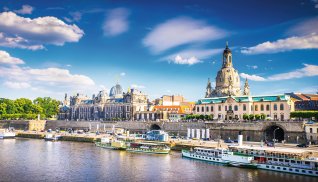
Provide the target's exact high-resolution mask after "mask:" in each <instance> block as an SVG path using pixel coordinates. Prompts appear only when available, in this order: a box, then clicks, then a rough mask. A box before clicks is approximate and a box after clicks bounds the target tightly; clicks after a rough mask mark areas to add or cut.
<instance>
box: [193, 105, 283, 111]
mask: <svg viewBox="0 0 318 182" xmlns="http://www.w3.org/2000/svg"><path fill="white" fill-rule="evenodd" d="M213 109H214V108H213V106H206V107H205V112H210V111H211V112H213ZM233 109H234V111H238V106H237V105H235V106H234V108H233V107H232V106H229V107H228V106H224V110H225V111H228V110H229V111H232V110H233ZM246 109H247V107H246V104H243V111H246ZM253 109H255V111H259V109H260V111H264V109H265V108H264V104H261V105H260V108H259V105H255V107H254V108H253V105H252V106H251V111H253ZM279 109H280V110H281V111H283V110H284V104H280V105H279ZM221 110H222V107H221V105H219V106H218V111H221ZM269 110H270V105H269V104H267V105H266V111H269ZM273 110H274V111H277V110H278V106H277V104H274V105H273ZM197 112H200V106H197ZM201 112H204V106H201Z"/></svg>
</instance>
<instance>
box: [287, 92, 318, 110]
mask: <svg viewBox="0 0 318 182" xmlns="http://www.w3.org/2000/svg"><path fill="white" fill-rule="evenodd" d="M287 95H290V97H292V99H294V100H295V110H296V111H302V110H305V111H310V110H311V111H318V94H303V93H287Z"/></svg>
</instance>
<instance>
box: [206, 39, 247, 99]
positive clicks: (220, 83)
mask: <svg viewBox="0 0 318 182" xmlns="http://www.w3.org/2000/svg"><path fill="white" fill-rule="evenodd" d="M215 83H216V86H215V91H214V92H213V94H212V96H213V97H222V96H228V95H232V96H239V95H241V85H240V77H239V74H238V71H237V70H236V69H234V68H233V62H232V51H231V49H230V48H229V46H228V43H226V47H225V49H224V51H223V64H222V68H221V69H220V70H219V71H218V73H217V76H216V78H215Z"/></svg>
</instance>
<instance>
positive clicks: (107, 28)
mask: <svg viewBox="0 0 318 182" xmlns="http://www.w3.org/2000/svg"><path fill="white" fill-rule="evenodd" d="M128 16H129V11H128V10H127V9H125V8H116V9H113V10H111V11H109V13H108V15H107V16H106V19H105V21H104V24H103V31H104V35H105V36H116V35H119V34H122V33H124V32H126V31H127V30H128V29H129V22H128Z"/></svg>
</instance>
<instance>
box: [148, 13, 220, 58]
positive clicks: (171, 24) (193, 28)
mask: <svg viewBox="0 0 318 182" xmlns="http://www.w3.org/2000/svg"><path fill="white" fill-rule="evenodd" d="M225 34H226V32H225V31H224V30H221V29H219V28H217V27H214V26H209V25H207V24H206V23H205V22H203V21H200V20H195V19H192V18H187V17H179V18H175V19H172V20H168V21H166V22H164V23H162V24H159V25H157V26H156V27H155V28H154V29H153V30H152V31H151V32H150V33H149V34H148V35H147V36H146V37H145V38H144V39H143V44H144V46H146V47H149V48H150V50H151V51H152V52H153V53H160V52H162V51H165V50H167V49H170V48H173V47H176V46H180V45H184V44H189V43H201V42H207V41H211V40H216V39H220V38H222V37H224V36H225Z"/></svg>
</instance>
